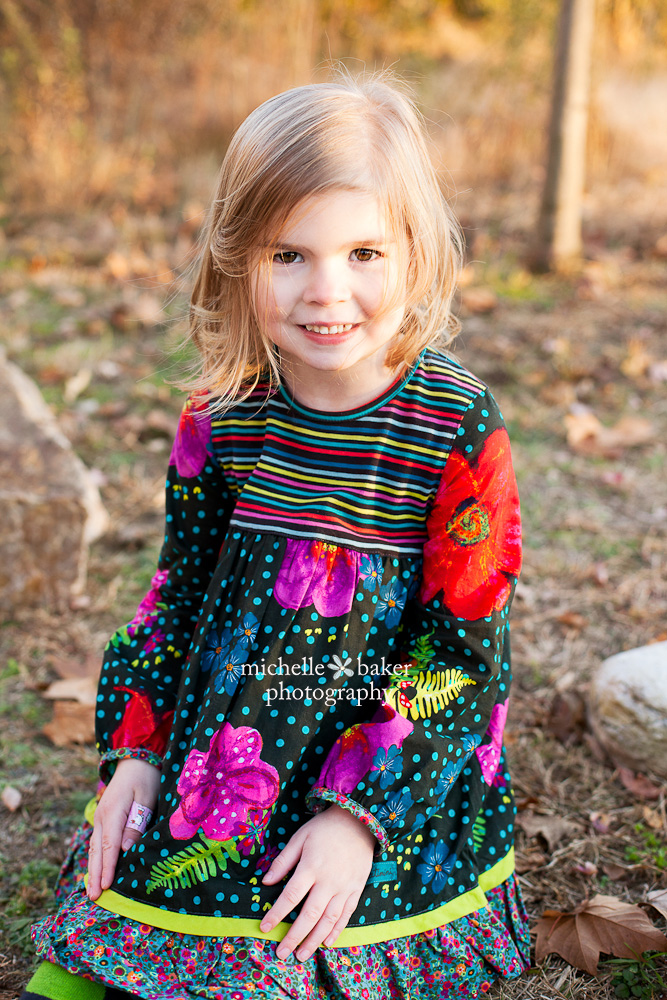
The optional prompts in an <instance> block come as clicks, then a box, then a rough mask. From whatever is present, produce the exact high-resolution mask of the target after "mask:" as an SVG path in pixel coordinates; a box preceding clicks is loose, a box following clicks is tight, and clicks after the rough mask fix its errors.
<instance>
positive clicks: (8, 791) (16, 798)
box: [0, 785, 23, 812]
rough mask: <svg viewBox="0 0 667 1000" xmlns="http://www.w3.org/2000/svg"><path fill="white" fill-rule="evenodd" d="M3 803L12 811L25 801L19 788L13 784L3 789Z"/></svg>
mask: <svg viewBox="0 0 667 1000" xmlns="http://www.w3.org/2000/svg"><path fill="white" fill-rule="evenodd" d="M0 798H2V804H3V805H4V806H5V807H6V808H7V809H9V811H10V812H16V810H17V809H18V807H19V806H20V805H21V802H22V801H23V796H22V795H21V793H20V792H19V790H18V788H14V786H13V785H5V787H4V788H3V789H2V795H1V796H0Z"/></svg>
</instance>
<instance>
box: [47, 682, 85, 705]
mask: <svg viewBox="0 0 667 1000" xmlns="http://www.w3.org/2000/svg"><path fill="white" fill-rule="evenodd" d="M44 697H45V698H49V699H51V700H53V701H77V702H79V704H80V705H94V704H95V702H96V700H97V681H96V680H95V679H94V678H93V677H65V678H63V679H62V680H59V681H54V682H53V684H50V685H49V687H48V688H47V689H46V691H45V692H44Z"/></svg>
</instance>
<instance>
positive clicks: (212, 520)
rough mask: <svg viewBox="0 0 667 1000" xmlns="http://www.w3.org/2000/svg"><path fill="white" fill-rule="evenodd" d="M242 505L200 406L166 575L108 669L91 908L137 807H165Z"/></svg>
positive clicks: (116, 644) (185, 436) (181, 456)
mask: <svg viewBox="0 0 667 1000" xmlns="http://www.w3.org/2000/svg"><path fill="white" fill-rule="evenodd" d="M233 505H234V501H233V498H232V496H231V495H230V493H229V491H228V489H227V486H226V483H225V480H224V477H223V474H222V471H221V469H220V468H219V466H218V464H217V462H216V460H215V457H214V456H213V453H212V449H211V421H210V418H209V417H208V416H207V415H206V414H204V413H203V407H202V402H201V399H200V398H199V399H198V398H197V397H190V398H189V399H188V400H187V401H186V403H185V405H184V407H183V411H182V413H181V418H180V421H179V427H178V432H177V434H176V439H175V441H174V446H173V449H172V452H171V457H170V459H169V471H168V475H167V483H166V528H165V536H164V542H163V545H162V549H161V552H160V556H159V560H158V566H157V572H156V573H155V575H154V577H153V580H152V583H151V588H150V590H149V591H148V593H147V594H146V596H145V597H144V599H143V600H142V601H141V603H140V604H139V607H138V609H137V612H136V614H135V616H134V618H133V619H132V621H131V622H129V623H128V624H127V625H124V626H123V627H122V628H120V629H119V630H118V631H117V632H115V633H114V635H113V636H112V637H111V639H110V640H109V643H108V644H107V647H106V650H105V655H104V661H103V664H102V671H101V675H100V682H99V687H98V695H97V708H96V718H95V722H96V735H97V746H98V749H99V751H100V754H101V758H100V774H101V777H102V780H103V781H104V782H105V783H106V785H107V787H106V789H105V791H104V794H103V796H102V798H101V800H100V802H99V804H98V806H97V809H96V811H95V820H94V827H93V833H92V835H91V841H90V844H91V854H90V859H89V869H88V876H89V877H88V894H89V896H90V898H91V899H96V898H97V897H98V896H99V894H100V891H101V890H102V889H106V888H108V886H109V885H111V882H112V880H113V874H114V871H115V868H116V862H117V860H118V854H119V851H120V850H121V847H122V849H124V850H126V849H127V847H129V846H131V843H132V842H133V841H134V840H136V839H137V836H138V835H137V834H136V833H135V832H133V831H131V830H129V829H128V828H127V827H126V826H125V823H126V821H127V817H128V814H129V811H130V807H131V805H132V802H133V801H137V802H139V803H140V804H141V805H144V806H148V808H150V809H153V808H154V806H155V802H156V801H157V794H158V786H159V783H160V771H159V768H160V765H161V762H162V756H163V754H164V751H165V749H166V745H167V741H168V739H169V734H170V731H171V724H172V719H173V714H174V707H175V703H176V694H177V691H178V686H179V681H180V676H181V672H182V670H183V666H184V664H185V658H186V654H187V650H188V647H189V645H190V641H191V638H192V634H193V632H194V629H195V626H196V623H197V618H198V617H199V610H200V607H201V604H202V601H203V599H204V595H205V593H206V589H207V588H208V585H209V583H210V581H211V577H212V575H213V572H214V570H215V567H216V565H217V562H218V556H219V552H220V547H221V545H222V543H223V541H224V538H225V535H226V531H227V526H228V524H229V519H230V517H231V513H232V509H233ZM123 845H124V846H123Z"/></svg>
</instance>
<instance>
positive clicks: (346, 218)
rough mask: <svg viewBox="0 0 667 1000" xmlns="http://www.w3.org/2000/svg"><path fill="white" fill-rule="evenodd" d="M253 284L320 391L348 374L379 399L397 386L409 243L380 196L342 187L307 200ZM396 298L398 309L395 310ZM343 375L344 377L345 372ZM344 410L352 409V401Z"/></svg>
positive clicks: (305, 380)
mask: <svg viewBox="0 0 667 1000" xmlns="http://www.w3.org/2000/svg"><path fill="white" fill-rule="evenodd" d="M267 255H268V258H269V263H268V264H266V263H263V264H260V265H259V267H258V268H257V270H256V272H255V276H254V282H253V305H254V308H255V311H256V315H257V318H258V321H259V323H260V325H261V326H262V328H263V330H264V332H265V333H266V335H267V336H268V338H269V339H270V340H271V341H272V342H273V343H274V344H275V345H276V346H277V347H278V348H280V354H281V357H282V358H283V359H284V361H285V362H287V365H286V370H287V372H288V375H290V376H291V377H292V378H293V379H294V385H293V386H292V388H293V389H296V392H297V397H298V393H299V389H300V388H301V389H302V390H303V391H304V395H306V396H312V394H313V391H314V390H317V387H318V385H320V386H321V385H322V384H323V382H326V380H327V377H328V375H330V374H332V373H334V372H335V373H338V375H337V379H338V382H337V384H338V385H340V389H341V401H342V402H343V403H344V402H345V386H346V384H350V385H351V384H352V383H354V386H355V387H356V392H357V394H358V391H359V386H360V385H363V388H364V392H365V393H366V394H367V395H368V399H371V398H372V397H373V396H374V395H377V394H378V393H379V392H381V391H382V390H383V389H384V388H385V387H386V386H387V385H388V384H389V382H391V380H392V378H391V376H392V373H391V371H390V370H389V369H387V368H386V367H385V364H384V359H385V356H386V354H387V351H388V349H389V346H390V344H391V342H392V341H393V339H394V337H395V336H396V334H397V332H398V330H399V328H400V325H401V323H402V321H403V317H404V315H405V291H406V282H405V260H406V248H405V247H403V246H401V245H399V244H398V243H396V242H395V241H394V240H393V239H392V237H391V235H390V233H389V231H388V229H387V224H386V219H385V215H384V211H383V210H382V207H381V205H380V204H379V203H378V201H377V198H375V197H374V196H373V195H370V194H365V193H362V192H359V191H350V190H335V191H330V192H326V193H324V194H322V195H316V196H314V197H312V198H308V199H306V201H305V202H304V203H303V205H302V210H301V211H300V212H298V213H297V215H296V217H295V218H294V220H292V221H291V222H289V223H288V224H287V225H286V227H285V229H284V230H283V232H282V233H281V234H280V236H279V237H278V239H277V240H276V242H275V244H274V245H272V246H270V247H267ZM389 295H395V296H396V298H395V300H394V301H396V302H398V305H395V306H392V308H390V309H389V310H387V311H384V310H383V306H384V304H385V302H386V300H387V298H388V296H389ZM341 376H342V378H341ZM341 408H346V407H345V406H343V407H341Z"/></svg>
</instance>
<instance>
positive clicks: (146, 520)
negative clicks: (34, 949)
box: [0, 194, 667, 1000]
mask: <svg viewBox="0 0 667 1000" xmlns="http://www.w3.org/2000/svg"><path fill="white" fill-rule="evenodd" d="M657 198H658V195H657V194H656V199H657ZM656 203H657V201H656ZM597 207H598V209H599V212H598V218H600V219H602V218H605V219H611V220H616V221H611V222H609V224H608V225H606V226H604V225H602V223H600V224H599V225H598V226H597V228H596V226H595V225H590V226H589V231H588V239H587V246H586V255H587V262H586V264H585V265H584V267H583V270H579V271H577V272H574V273H572V274H571V275H570V276H569V277H554V276H543V277H535V276H532V275H530V274H529V273H528V271H527V270H526V269H525V267H524V266H523V265H522V263H521V261H522V258H523V254H524V253H525V246H526V239H525V236H526V232H525V228H523V229H522V225H521V223H517V224H515V222H514V221H513V220H516V219H517V218H520V217H521V211H522V206H521V204H520V199H518V200H517V198H516V197H515V199H514V200H512V199H509V198H508V199H507V200H506V201H505V202H503V201H502V199H499V198H497V197H496V198H495V199H494V201H493V211H491V210H489V211H488V212H485V211H484V208H483V205H482V204H481V203H479V204H477V205H476V206H475V208H476V211H475V212H473V209H472V207H471V206H470V205H468V204H467V203H466V200H465V198H464V199H462V203H461V204H460V206H459V210H460V211H461V212H462V215H463V217H464V221H466V219H467V220H468V223H469V227H470V228H469V229H468V233H467V235H468V242H469V245H470V248H471V249H470V258H471V261H472V262H471V263H470V264H469V267H468V270H467V272H466V275H465V281H464V289H463V305H462V307H461V314H462V319H463V333H462V334H461V336H460V338H459V340H458V341H457V342H456V347H455V353H456V355H457V356H458V357H459V358H460V360H462V361H463V362H464V363H465V364H467V365H469V366H470V367H471V368H472V369H473V370H474V371H475V372H476V374H478V375H480V376H481V377H482V378H483V379H485V380H486V381H487V382H488V383H489V384H490V386H491V387H492V389H493V391H494V394H495V395H496V398H497V399H498V401H499V402H500V405H501V409H502V410H503V412H504V415H505V418H506V421H507V424H508V427H509V431H510V436H511V439H512V444H513V454H514V459H515V464H516V469H517V476H518V480H519V487H520V492H521V500H522V512H523V520H524V531H525V563H524V570H523V574H522V578H521V583H520V585H519V588H518V591H517V598H516V601H515V605H514V612H513V651H514V664H515V683H514V696H513V705H512V709H511V713H510V718H509V728H508V745H509V752H510V755H511V767H512V771H513V776H514V781H515V788H516V793H517V799H518V805H519V810H520V812H519V821H520V822H519V828H518V834H517V846H518V864H519V870H520V871H521V873H522V885H523V889H524V893H525V896H526V900H527V903H528V907H529V911H530V914H531V919H532V922H533V926H534V924H535V922H536V921H537V918H538V917H539V915H540V914H541V913H542V912H543V911H544V910H545V909H547V908H551V909H557V910H563V911H567V910H570V909H572V908H573V907H575V906H577V905H578V904H580V903H581V902H582V901H583V900H584V899H586V898H587V897H590V896H592V895H594V894H595V893H596V892H599V893H604V894H608V895H613V896H616V897H619V898H621V899H623V900H627V901H629V902H633V903H639V902H642V901H643V900H644V899H645V896H646V893H647V891H649V890H651V889H656V888H666V887H667V848H666V846H665V844H666V841H665V834H666V832H667V825H666V821H665V796H664V789H663V791H662V792H661V793H660V795H659V797H658V798H653V799H651V798H642V797H640V796H638V795H637V793H636V791H635V792H633V791H631V790H630V789H628V788H627V787H625V785H624V784H623V783H622V781H621V779H620V776H619V773H618V771H617V770H616V769H615V768H614V766H613V765H612V764H611V762H609V761H608V760H606V759H604V757H603V756H602V755H601V754H600V752H599V747H598V746H597V745H596V744H595V741H594V740H592V738H591V736H590V734H589V733H587V732H586V726H585V719H584V717H583V714H582V706H583V703H584V700H585V696H586V691H587V685H588V682H589V680H590V677H591V672H592V671H593V670H594V669H595V667H596V665H597V664H598V663H599V662H600V661H601V660H602V659H604V658H605V657H607V656H610V655H612V654H613V653H616V652H618V651H620V650H623V649H629V648H631V647H635V646H641V645H644V644H646V643H650V642H655V641H660V640H665V639H667V486H666V484H665V472H664V467H665V452H666V450H667V398H666V397H667V394H666V393H665V379H667V341H666V340H665V336H664V334H665V321H666V319H667V286H666V285H665V280H664V278H665V261H664V257H662V256H661V255H660V246H661V244H658V246H657V248H656V242H657V240H658V238H659V237H660V236H661V235H662V232H661V231H660V229H659V228H654V229H653V230H651V229H650V227H647V226H645V225H644V226H635V227H634V228H633V227H629V228H627V227H626V229H625V230H624V229H623V227H620V226H619V225H618V223H617V219H618V216H614V215H613V213H610V214H608V215H607V214H606V208H607V206H605V205H603V204H602V203H600V204H599V205H598V206H597ZM612 207H613V206H612ZM603 208H604V209H605V211H603ZM473 217H474V219H475V228H474V230H473V229H472V223H471V222H470V220H471V219H472V218H473ZM196 227H197V220H196V219H195V220H191V221H188V220H185V221H184V220H183V219H180V220H179V219H172V218H158V217H152V218H144V219H140V218H132V217H130V216H127V215H124V214H123V213H120V214H118V215H116V216H112V217H105V216H102V215H97V216H89V217H86V218H80V219H77V220H74V221H72V220H71V219H67V220H57V219H56V220H51V221H48V222H45V221H44V220H42V221H36V220H30V219H21V220H14V221H13V222H12V224H11V226H8V227H7V233H8V235H7V245H6V255H5V260H4V263H3V264H2V269H1V270H0V290H1V291H2V292H4V293H5V295H6V298H5V303H4V305H3V306H2V312H1V313H0V324H1V326H0V332H1V335H2V340H3V341H4V343H5V345H6V348H7V352H8V355H9V357H10V358H11V359H12V360H14V361H16V362H17V363H19V364H20V365H21V366H22V367H23V369H24V370H25V371H26V372H27V373H28V374H30V375H31V376H33V377H34V378H35V379H36V380H37V381H38V383H39V384H40V386H41V387H42V389H43V392H44V394H45V396H46V398H47V400H48V402H49V403H50V404H51V405H52V406H53V408H54V410H55V412H56V413H57V414H58V417H59V420H60V423H61V426H62V428H63V430H64V431H65V433H66V434H67V435H68V437H69V438H70V440H71V441H72V443H73V444H74V447H75V448H76V450H77V452H78V454H79V455H80V456H81V458H82V459H83V460H84V461H85V462H86V463H87V465H89V466H90V467H91V468H93V469H94V470H96V471H95V475H96V478H97V481H98V482H99V483H100V487H101V492H102V496H103V500H104V503H105V505H106V507H107V510H108V511H109V513H110V515H111V524H112V528H111V530H110V531H109V532H108V533H107V535H105V536H104V537H103V538H102V539H100V540H99V541H98V542H96V543H95V544H94V545H93V547H92V550H91V553H90V564H89V571H88V584H87V588H86V592H85V599H84V600H80V601H78V602H75V604H74V605H73V607H72V609H70V610H68V611H66V612H64V613H61V614H58V615H56V614H53V613H49V612H48V611H46V610H43V609H39V608H37V609H33V610H31V611H28V610H24V611H22V612H21V613H20V614H17V615H16V618H15V619H14V620H12V621H8V622H6V623H5V624H4V625H3V627H2V628H1V629H0V699H1V700H0V712H1V713H2V716H3V718H2V725H1V726H0V768H1V774H0V786H2V787H4V786H6V785H11V786H13V787H14V788H16V789H18V790H19V791H20V793H21V795H22V801H21V805H20V806H19V807H18V808H17V809H16V810H15V811H13V812H12V811H10V810H8V809H7V808H5V807H4V806H0V844H1V845H2V846H1V847H0V852H1V853H0V930H1V931H2V943H1V945H0V1000H13V998H14V997H15V996H16V995H17V992H18V991H19V988H20V986H21V984H22V983H23V982H24V981H25V979H26V977H27V976H28V974H29V970H30V967H31V963H32V961H33V959H32V955H31V950H30V944H29V926H30V923H31V922H32V921H33V920H34V919H36V918H37V917H38V916H39V915H40V914H41V913H43V912H44V911H45V910H46V909H48V907H49V906H50V905H51V884H52V882H53V879H54V877H55V875H56V873H57V869H58V865H59V862H60V860H61V857H62V854H63V848H64V844H65V841H66V838H67V836H68V834H69V832H70V831H71V829H72V828H73V827H74V826H75V825H76V824H77V822H78V820H79V817H80V815H81V812H82V809H83V807H84V805H85V803H86V801H87V799H88V798H89V797H90V794H91V791H92V790H93V788H94V782H95V764H96V752H95V750H94V747H92V746H91V745H90V744H85V745H77V744H72V745H66V746H63V747H54V746H53V745H52V743H51V742H50V741H49V740H48V739H47V737H46V736H45V735H44V734H43V733H42V726H43V725H44V724H45V723H46V722H47V721H48V720H49V719H50V717H51V715H52V712H53V707H52V703H51V702H47V701H46V700H45V699H44V698H43V695H42V692H43V690H44V689H45V688H46V686H47V685H48V683H49V682H50V681H52V680H53V679H55V677H56V676H57V675H58V674H57V667H58V665H60V668H61V670H62V665H63V663H64V662H66V661H67V662H71V663H73V664H77V665H85V664H97V663H98V661H99V656H100V652H101V649H102V647H103V645H104V643H105V641H106V638H107V637H108V635H109V633H110V632H111V631H112V630H113V629H114V628H115V627H117V626H118V625H119V624H120V623H122V622H124V621H126V620H128V619H129V617H131V615H132V613H133V611H134V609H135V607H136V605H137V602H138V600H139V599H140V598H141V596H142V594H143V592H144V591H145V589H146V586H147V584H148V581H149V579H150V576H151V575H152V567H153V563H154V560H155V558H156V555H157V551H158V546H159V542H160V538H161V531H162V528H161V510H160V505H161V488H162V480H163V476H164V471H165V465H166V458H167V455H168V449H169V437H170V435H171V433H172V432H173V429H174V427H175V421H176V417H177V414H178V410H179V407H180V403H179V399H180V394H179V392H178V390H176V389H175V388H174V387H173V386H169V385H168V384H166V383H167V382H168V381H169V380H172V381H173V379H175V378H177V377H178V376H179V375H182V372H183V366H184V362H185V359H186V357H187V356H188V355H187V352H186V351H183V350H181V349H180V348H178V347H177V345H178V343H179V339H180V337H181V335H182V330H183V319H184V316H185V313H186V307H185V305H184V300H183V298H182V297H181V296H180V292H179V288H178V283H172V284H170V283H169V282H170V281H172V279H173V278H174V272H175V271H176V270H178V269H179V268H180V269H182V268H183V267H184V266H185V265H186V264H187V261H188V259H189V255H191V251H192V241H193V238H194V235H195V232H196ZM182 284H183V286H187V276H185V277H184V278H183V279H182ZM165 295H166V305H165V311H164V312H162V313H161V312H160V307H161V305H162V304H163V302H164V301H165V298H164V297H165ZM589 411H590V412H592V413H593V414H594V415H595V416H596V417H597V418H599V420H600V421H601V422H602V424H603V425H605V426H606V427H608V428H609V427H612V426H613V425H615V424H616V423H617V422H618V421H619V419H620V418H621V417H623V416H628V415H630V416H633V417H637V418H642V419H646V420H648V421H650V423H651V427H652V430H651V431H650V432H646V438H647V440H646V441H645V443H643V444H634V445H633V444H632V443H631V441H630V438H629V437H628V433H627V432H625V436H624V435H623V433H621V439H620V441H617V443H616V445H615V446H612V447H609V446H604V441H603V440H602V439H601V438H600V440H599V441H597V444H596V442H595V440H594V441H593V446H592V452H591V453H587V452H586V451H585V447H584V450H582V447H581V446H577V445H576V442H575V437H576V432H577V428H581V427H582V426H583V424H582V423H581V421H582V420H583V419H584V416H583V415H585V414H587V413H589ZM568 414H569V418H570V424H569V433H570V442H569V443H568V437H567V435H568V427H567V425H566V421H565V417H566V416H567V415H568ZM642 426H644V425H642ZM82 669H85V667H82ZM92 669H95V668H94V666H93V668H92ZM557 696H558V699H559V700H558V702H557V704H556V705H554V699H555V698H556V697H557ZM556 710H558V711H556ZM601 756H602V759H600V757H601ZM648 777H649V778H651V775H650V774H649V775H648ZM653 780H654V783H656V779H655V776H654V778H653ZM658 784H659V783H658ZM657 790H658V791H659V789H657ZM536 816H537V817H538V820H537V823H538V825H539V822H540V820H539V817H542V818H543V822H544V823H545V824H546V825H545V827H544V832H545V833H546V838H545V836H544V835H543V833H541V832H539V831H537V832H536V831H535V827H534V823H535V819H534V818H535V817H536ZM525 817H532V818H533V827H532V829H531V827H530V822H528V821H525V820H524V821H525V826H526V829H523V828H522V826H521V822H522V818H525ZM544 817H546V819H544ZM554 818H556V819H561V820H566V821H568V823H569V824H570V825H569V826H568V827H567V828H565V827H560V828H559V827H558V825H557V824H554V822H553V820H554ZM563 831H566V832H563ZM652 916H653V918H654V922H655V924H656V926H658V927H662V929H663V930H664V928H665V923H664V920H661V918H660V917H659V916H658V915H657V914H656V913H655V911H653V912H652ZM661 962H662V964H661ZM665 969H666V964H665V962H664V961H662V960H657V961H656V962H655V963H653V962H648V964H647V962H646V960H645V962H644V965H643V966H641V967H637V966H636V964H635V965H634V966H633V965H632V963H627V962H626V963H625V964H621V965H618V964H616V965H614V964H612V963H610V962H609V961H608V960H606V959H603V961H602V962H601V965H600V972H599V976H598V978H597V979H595V978H592V977H591V976H589V975H587V974H586V973H583V972H579V971H577V970H575V969H573V968H572V967H571V966H569V965H568V964H567V963H565V962H564V961H563V960H562V959H560V958H558V957H556V956H553V955H552V956H549V957H548V958H547V959H546V960H545V962H544V963H543V964H542V965H540V966H534V967H533V969H531V972H530V973H529V974H528V976H526V977H525V978H524V979H523V980H521V981H520V982H519V983H515V984H511V985H510V986H508V987H505V988H503V989H502V990H497V991H496V995H497V996H502V997H503V998H504V1000H537V998H540V1000H541V998H544V1000H551V998H562V997H568V998H575V997H576V998H577V1000H587V998H591V1000H593V998H595V1000H606V998H611V997H614V996H623V995H634V996H643V997H645V998H646V1000H649V998H651V997H652V996H653V997H655V998H657V997H660V996H661V995H662V990H661V988H660V987H658V986H657V982H658V978H657V977H658V975H659V971H658V970H662V976H663V978H664V979H665V980H666V981H667V971H665ZM642 971H643V975H644V979H642V978H641V975H642ZM623 975H625V979H624V980H623V978H622V977H623ZM622 982H625V984H626V986H627V985H628V984H629V988H632V987H633V986H634V989H635V992H634V993H630V994H628V993H627V992H626V993H624V992H623V990H622V989H621V984H622ZM642 983H645V985H642ZM619 991H620V992H619ZM666 995H667V991H666Z"/></svg>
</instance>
